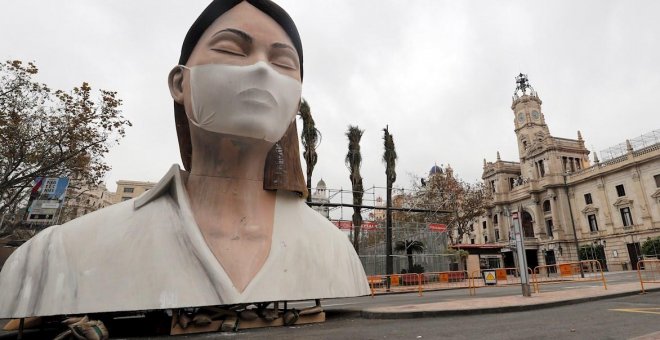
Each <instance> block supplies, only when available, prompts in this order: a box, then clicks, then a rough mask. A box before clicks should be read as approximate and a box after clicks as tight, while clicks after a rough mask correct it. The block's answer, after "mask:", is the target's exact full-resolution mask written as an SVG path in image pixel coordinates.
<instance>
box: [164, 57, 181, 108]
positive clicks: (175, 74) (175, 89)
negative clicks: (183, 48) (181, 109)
mask: <svg viewBox="0 0 660 340" xmlns="http://www.w3.org/2000/svg"><path fill="white" fill-rule="evenodd" d="M167 83H168V85H169V87H170V94H171V95H172V99H174V102H175V103H177V104H180V105H183V67H181V66H179V65H177V66H174V68H173V69H172V71H170V75H169V76H168V77H167Z"/></svg>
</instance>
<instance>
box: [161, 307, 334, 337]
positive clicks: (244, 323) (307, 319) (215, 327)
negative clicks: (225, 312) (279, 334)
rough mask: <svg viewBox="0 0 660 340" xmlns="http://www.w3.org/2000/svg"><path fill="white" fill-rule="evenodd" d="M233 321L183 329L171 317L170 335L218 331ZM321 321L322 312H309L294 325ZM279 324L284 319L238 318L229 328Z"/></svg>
mask: <svg viewBox="0 0 660 340" xmlns="http://www.w3.org/2000/svg"><path fill="white" fill-rule="evenodd" d="M235 322H236V319H227V320H224V321H223V320H218V321H212V322H211V323H210V324H209V325H206V326H196V325H190V326H188V327H186V329H183V328H181V326H180V325H179V324H175V319H174V318H172V329H171V332H170V335H180V334H194V333H208V332H218V331H220V330H221V329H222V324H223V323H228V325H225V327H227V326H229V327H231V325H234V324H235ZM322 322H325V313H324V312H321V313H317V314H311V315H300V317H299V318H298V321H296V322H295V323H294V325H304V324H310V323H322ZM281 326H284V319H283V318H281V317H280V318H277V319H275V320H273V321H266V320H264V319H256V320H239V322H238V327H231V330H241V329H252V328H264V327H281ZM228 330H229V329H228Z"/></svg>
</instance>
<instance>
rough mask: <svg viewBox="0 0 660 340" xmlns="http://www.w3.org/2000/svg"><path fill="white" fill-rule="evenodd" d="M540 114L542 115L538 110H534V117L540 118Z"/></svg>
mask: <svg viewBox="0 0 660 340" xmlns="http://www.w3.org/2000/svg"><path fill="white" fill-rule="evenodd" d="M540 116H541V115H540V114H539V112H538V111H532V118H534V119H539V117H540Z"/></svg>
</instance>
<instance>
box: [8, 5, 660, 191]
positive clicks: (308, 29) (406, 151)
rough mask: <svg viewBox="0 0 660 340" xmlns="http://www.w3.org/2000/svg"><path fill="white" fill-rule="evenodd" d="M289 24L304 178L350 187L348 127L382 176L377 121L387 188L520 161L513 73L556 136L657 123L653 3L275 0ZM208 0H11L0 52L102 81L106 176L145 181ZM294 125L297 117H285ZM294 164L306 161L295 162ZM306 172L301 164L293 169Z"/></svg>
mask: <svg viewBox="0 0 660 340" xmlns="http://www.w3.org/2000/svg"><path fill="white" fill-rule="evenodd" d="M278 3H279V4H280V5H281V6H283V7H284V8H285V9H286V10H287V11H288V12H289V13H290V15H291V16H292V17H293V19H294V20H295V21H296V23H297V25H298V29H299V31H300V33H301V37H302V41H303V46H304V52H305V65H304V66H305V79H304V83H303V96H304V97H305V98H306V99H307V100H308V101H309V103H310V105H311V107H312V113H313V115H314V118H315V120H316V124H317V127H318V128H319V130H321V133H322V134H323V141H322V144H321V145H320V147H319V150H318V153H319V161H318V164H317V166H316V168H315V170H314V176H313V177H314V178H313V182H314V183H316V182H317V181H318V180H319V179H320V178H321V177H322V178H323V179H324V180H325V181H326V182H327V184H328V186H329V187H331V188H339V187H343V188H349V187H350V181H349V179H348V171H347V169H346V167H345V166H344V157H345V154H346V150H347V139H346V137H345V136H344V133H345V131H346V129H347V126H348V125H349V124H354V125H358V126H359V127H360V128H362V129H364V130H365V133H364V136H363V139H362V143H361V146H362V155H363V167H362V175H363V177H364V181H365V187H371V186H372V185H375V186H385V175H384V166H383V164H382V162H381V157H382V153H383V146H382V145H383V143H382V129H383V128H384V127H385V126H386V125H387V124H389V128H390V131H391V133H392V134H393V135H394V141H395V144H396V148H397V152H398V155H399V161H398V164H397V172H398V174H399V179H398V180H397V183H396V184H397V185H398V186H404V187H410V186H411V184H410V176H409V174H415V175H425V174H426V173H427V172H428V170H429V169H430V168H431V166H433V165H434V164H435V163H437V164H438V165H440V164H444V165H446V164H451V166H452V167H453V168H454V171H455V172H456V173H457V174H458V175H459V176H460V177H462V178H464V179H466V180H469V181H476V180H478V179H479V178H480V177H481V171H482V162H483V159H484V158H487V159H488V160H489V161H494V160H495V155H496V152H497V151H498V150H499V151H500V153H501V155H502V159H504V160H511V161H518V150H517V146H516V139H515V134H514V132H513V128H514V124H513V119H514V115H513V113H512V111H511V109H510V106H511V96H512V94H513V91H514V89H515V80H514V77H515V76H516V75H517V74H518V73H520V72H522V73H526V74H528V76H529V79H530V82H531V84H532V86H533V87H534V88H535V89H536V90H537V91H538V93H539V95H540V97H541V99H542V100H543V112H544V113H545V117H546V122H547V124H548V126H549V128H550V132H551V133H552V134H553V135H554V136H558V137H566V138H576V137H577V130H578V129H579V130H581V132H582V136H583V137H584V139H585V141H586V146H587V147H588V148H589V149H590V150H592V151H593V150H594V149H595V150H596V151H600V150H602V149H605V148H607V147H609V146H612V145H614V144H617V143H620V142H622V141H624V140H625V139H627V138H634V137H636V136H639V135H641V134H642V133H645V132H649V131H651V130H654V129H657V128H660V118H659V117H660V113H659V110H658V109H657V106H658V100H659V99H660V96H658V93H659V92H660V62H658V61H659V60H660V20H658V13H660V2H658V1H602V0H597V1H438V0H410V1H400V0H399V1H393V0H392V1H388V0H359V1H357V0H332V1H328V0H281V1H278ZM207 4H208V1H164V0H150V1H143V0H141V1H135V0H113V1H91V0H66V1H64V0H49V1H45V0H44V1H34V0H12V1H6V2H4V3H3V7H2V11H1V12H0V32H2V34H1V38H0V57H2V58H3V59H20V60H24V61H35V62H36V63H37V65H38V66H39V68H40V73H39V78H38V79H39V80H40V81H42V82H44V83H47V84H49V85H51V87H55V88H61V89H71V88H72V87H73V86H76V85H79V84H80V83H81V82H82V81H87V82H90V83H91V85H92V86H93V87H94V88H97V89H98V88H103V89H110V90H116V91H118V92H119V96H120V97H121V98H122V99H123V100H124V105H123V112H124V114H125V116H126V117H127V118H129V119H130V120H131V121H132V122H133V127H132V128H130V129H129V130H128V132H127V136H126V138H125V139H124V140H123V141H122V142H121V144H120V145H118V146H114V147H113V148H112V151H111V152H110V154H109V155H108V161H109V163H110V165H111V166H112V168H113V169H112V171H111V172H110V173H109V174H108V176H107V182H108V187H109V188H110V189H111V190H113V189H114V188H115V182H116V181H117V180H119V179H127V180H149V181H158V180H159V179H160V177H161V176H162V175H163V174H164V173H165V172H166V171H167V170H168V168H169V167H170V166H171V165H172V164H173V163H180V159H179V151H178V146H177V138H176V133H175V128H174V119H173V112H172V99H171V97H170V95H169V92H168V87H167V74H168V72H169V70H170V69H171V68H172V67H173V66H174V65H175V64H176V62H177V60H178V55H179V51H180V46H181V42H182V41H183V37H184V35H185V33H186V32H187V30H188V27H189V26H190V24H191V23H192V22H193V21H194V20H195V18H196V17H197V16H198V15H199V13H200V12H201V10H202V9H203V8H204V7H205V6H206V5H207ZM299 127H300V123H299ZM303 164H304V163H303ZM303 167H304V165H303Z"/></svg>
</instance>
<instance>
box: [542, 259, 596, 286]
mask: <svg viewBox="0 0 660 340" xmlns="http://www.w3.org/2000/svg"><path fill="white" fill-rule="evenodd" d="M573 281H575V282H589V281H601V282H603V288H605V289H607V282H606V280H605V274H604V273H603V268H602V267H601V264H600V262H598V261H596V260H585V261H579V262H568V263H558V264H552V265H544V266H537V267H535V268H534V271H533V272H532V285H533V286H534V291H535V292H536V293H538V292H540V288H539V285H541V284H550V283H563V282H573Z"/></svg>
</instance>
